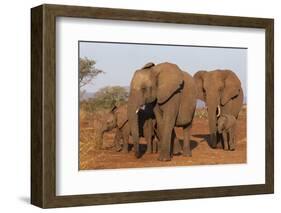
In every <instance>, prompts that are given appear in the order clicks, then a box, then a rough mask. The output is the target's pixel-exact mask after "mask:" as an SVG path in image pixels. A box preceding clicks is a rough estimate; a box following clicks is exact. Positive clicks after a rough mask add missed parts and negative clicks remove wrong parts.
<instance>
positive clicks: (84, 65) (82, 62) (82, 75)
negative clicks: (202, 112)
mask: <svg viewBox="0 0 281 213" xmlns="http://www.w3.org/2000/svg"><path fill="white" fill-rule="evenodd" d="M95 64H96V61H95V60H91V59H88V58H87V57H85V58H79V71H80V72H79V86H80V88H81V87H83V86H85V85H87V84H89V83H90V82H91V81H92V80H93V79H94V78H95V77H96V76H97V75H99V74H101V73H105V72H104V71H102V70H100V69H97V68H95Z"/></svg>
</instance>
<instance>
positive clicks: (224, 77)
mask: <svg viewBox="0 0 281 213" xmlns="http://www.w3.org/2000/svg"><path fill="white" fill-rule="evenodd" d="M193 78H194V80H195V82H196V85H197V90H198V93H197V94H198V99H200V100H202V101H204V102H205V103H206V105H207V108H208V122H209V130H210V146H211V147H212V148H216V147H217V144H218V143H219V142H221V137H220V135H219V134H218V130H217V121H218V116H219V115H218V114H219V112H218V111H220V113H222V114H229V115H232V116H234V117H235V118H236V119H237V118H238V115H239V112H240V111H241V108H242V105H243V97H244V94H243V89H242V87H241V82H240V80H239V78H238V76H237V75H236V74H235V73H234V72H233V71H231V70H214V71H198V72H197V73H195V75H194V76H193Z"/></svg>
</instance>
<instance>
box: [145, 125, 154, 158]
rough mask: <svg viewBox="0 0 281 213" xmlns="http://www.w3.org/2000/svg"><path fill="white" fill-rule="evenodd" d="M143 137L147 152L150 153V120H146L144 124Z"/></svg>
mask: <svg viewBox="0 0 281 213" xmlns="http://www.w3.org/2000/svg"><path fill="white" fill-rule="evenodd" d="M144 137H145V140H146V142H147V149H146V151H147V153H152V122H151V120H148V121H146V124H145V126H144Z"/></svg>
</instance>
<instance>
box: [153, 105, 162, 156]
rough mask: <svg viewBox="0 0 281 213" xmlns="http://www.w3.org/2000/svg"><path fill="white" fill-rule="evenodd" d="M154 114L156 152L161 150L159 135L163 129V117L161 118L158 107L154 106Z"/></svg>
mask: <svg viewBox="0 0 281 213" xmlns="http://www.w3.org/2000/svg"><path fill="white" fill-rule="evenodd" d="M153 111H154V114H155V118H156V121H157V129H156V130H155V133H156V137H157V139H158V143H157V151H160V150H161V135H162V134H161V133H162V129H163V117H162V112H161V110H160V109H159V106H158V105H156V106H155V107H154V110H153Z"/></svg>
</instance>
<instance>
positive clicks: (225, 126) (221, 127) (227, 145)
mask: <svg viewBox="0 0 281 213" xmlns="http://www.w3.org/2000/svg"><path fill="white" fill-rule="evenodd" d="M235 128H236V118H235V117H234V116H233V115H229V114H222V115H221V116H220V117H219V119H218V132H219V133H220V134H222V136H223V142H224V149H225V150H231V151H233V150H235Z"/></svg>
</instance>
